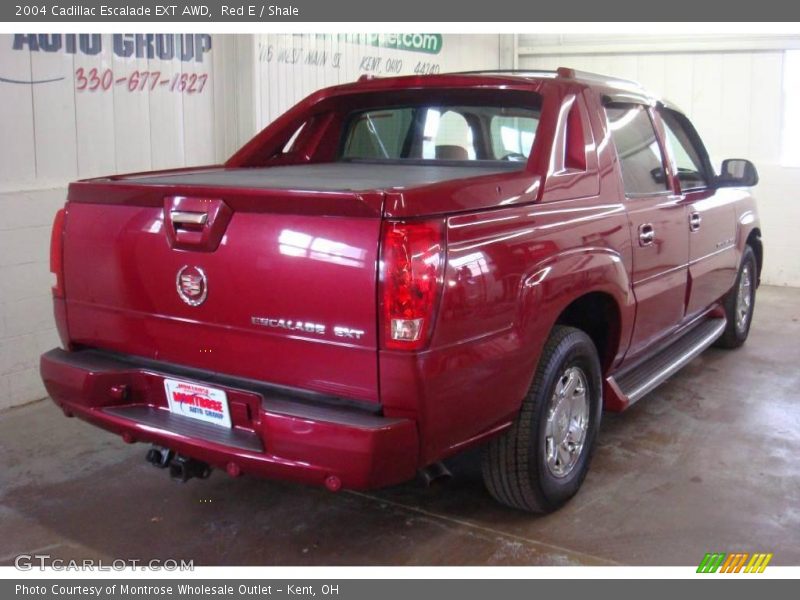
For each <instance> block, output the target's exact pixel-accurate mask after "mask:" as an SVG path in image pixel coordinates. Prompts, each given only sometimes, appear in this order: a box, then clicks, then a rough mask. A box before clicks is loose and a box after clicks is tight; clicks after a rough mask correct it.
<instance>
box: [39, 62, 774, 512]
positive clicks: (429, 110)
mask: <svg viewBox="0 0 800 600" xmlns="http://www.w3.org/2000/svg"><path fill="white" fill-rule="evenodd" d="M757 179H758V176H757V174H756V171H755V168H754V167H753V165H752V164H751V163H750V162H748V161H746V160H742V159H734V160H728V161H725V162H723V163H722V168H721V174H717V173H716V172H715V170H714V168H713V167H712V165H711V162H710V160H709V156H708V153H707V152H706V150H705V148H704V146H703V143H702V142H701V140H700V138H699V137H698V134H697V132H696V131H695V129H694V127H693V126H692V124H691V123H690V122H689V120H688V119H687V118H686V117H685V116H684V115H683V114H682V113H681V112H679V111H678V110H677V109H676V108H675V107H673V106H671V105H670V104H668V103H666V102H662V101H658V100H656V99H654V98H653V97H651V96H650V95H648V94H647V93H646V92H645V91H644V90H642V89H641V88H640V87H639V86H637V85H636V84H633V83H630V82H625V81H621V80H613V79H609V78H605V77H602V76H598V75H592V74H588V73H580V72H575V71H573V70H571V69H563V68H562V69H559V70H558V71H556V72H525V73H523V72H513V73H508V72H491V73H489V72H478V73H460V74H447V75H432V76H414V77H396V78H387V79H374V78H362V80H360V81H358V82H356V83H353V84H348V85H340V86H336V87H332V88H328V89H323V90H321V91H318V92H316V93H314V94H312V95H311V96H309V97H308V98H307V99H305V100H304V101H302V102H300V103H299V104H298V105H297V106H295V107H294V108H292V109H291V110H289V111H288V112H287V113H285V114H284V115H283V116H281V117H280V118H278V119H277V120H276V121H275V122H273V123H272V124H271V125H269V126H268V127H267V128H266V129H264V130H263V131H261V132H260V133H259V134H258V135H257V136H256V137H255V138H253V139H252V140H251V141H250V142H248V143H247V144H246V145H245V146H244V147H243V148H242V149H241V150H239V151H238V152H237V153H236V154H235V155H234V156H233V157H231V158H230V160H228V161H227V162H226V163H225V164H224V165H220V166H211V167H201V168H192V169H178V170H172V171H160V172H155V173H136V174H129V175H121V176H115V177H105V178H99V179H92V180H88V181H79V182H77V183H73V184H72V185H71V186H70V187H69V197H68V200H67V203H66V206H65V207H64V209H63V210H61V211H60V212H59V213H58V215H57V217H56V220H55V224H54V228H53V237H52V254H51V262H52V271H53V273H54V274H55V285H54V288H53V296H54V304H55V316H56V323H57V326H58V331H59V334H60V337H61V340H62V343H63V348H59V349H55V350H52V351H50V352H48V353H46V354H45V355H43V356H42V359H41V373H42V377H43V379H44V382H45V385H46V386H47V390H48V392H49V393H50V395H51V397H52V399H53V401H54V402H55V403H56V404H57V405H58V406H60V407H61V409H62V410H63V411H64V413H65V414H66V415H67V416H73V415H74V416H77V417H80V418H82V419H85V420H87V421H89V422H91V423H93V424H95V425H97V426H99V427H102V428H104V429H107V430H110V431H112V432H115V433H117V434H119V435H121V436H122V438H123V439H124V440H125V441H126V442H149V443H152V444H154V445H153V447H152V448H151V449H150V450H149V451H148V453H147V459H148V460H149V461H150V462H152V463H153V464H155V465H157V466H160V467H165V468H169V471H170V472H171V474H172V475H173V476H174V477H176V478H178V479H181V480H184V481H185V480H186V479H188V478H190V477H204V476H207V475H208V473H209V472H210V469H211V468H212V467H216V468H221V469H225V470H226V471H227V472H228V473H229V474H230V475H232V476H236V475H239V474H242V473H246V474H252V475H259V476H265V477H273V478H281V479H290V480H294V481H298V482H307V483H313V484H320V485H325V486H327V488H328V489H330V490H333V491H335V490H338V489H339V488H341V487H345V488H353V489H366V488H374V487H379V486H387V485H391V484H396V483H399V482H403V481H405V480H408V479H411V478H413V477H414V476H415V474H416V473H418V472H422V473H423V474H427V475H429V476H430V475H432V474H436V473H441V472H442V466H441V461H442V460H443V459H445V458H447V457H449V456H452V455H454V454H456V453H459V452H461V451H463V450H465V449H467V448H470V447H474V446H476V445H483V446H484V458H483V473H484V478H485V481H486V485H487V487H488V489H489V491H490V493H491V494H492V495H493V496H494V497H495V498H496V499H497V500H499V501H500V502H502V503H505V504H507V505H509V506H512V507H516V508H519V509H523V510H528V511H538V512H545V511H550V510H554V509H555V508H557V507H559V506H560V505H562V504H563V503H564V502H566V501H567V500H568V499H569V498H570V497H572V496H573V495H574V494H575V493H576V491H577V490H578V488H579V486H580V484H581V482H582V481H583V478H584V477H585V475H586V472H587V469H588V466H589V462H590V458H591V455H592V449H593V447H594V445H595V441H596V437H597V433H598V429H599V425H600V417H601V412H602V409H606V410H610V411H622V410H624V409H625V408H626V407H628V406H630V405H631V404H632V403H633V402H635V401H637V400H639V399H640V398H641V397H642V396H644V395H645V394H646V393H647V392H649V391H650V390H651V389H653V388H654V387H655V386H656V385H658V384H659V383H661V382H662V381H664V380H665V379H666V378H667V377H669V376H670V375H672V374H673V373H675V372H676V371H677V370H678V369H679V368H680V367H682V366H683V365H685V364H686V363H687V362H689V361H690V360H691V359H692V358H693V357H695V356H697V355H698V354H699V353H700V352H702V351H703V350H704V349H705V348H706V347H708V346H709V345H711V344H712V343H715V342H716V343H717V344H718V345H720V346H724V347H728V348H733V347H736V346H739V345H741V344H742V343H743V342H744V341H745V339H746V337H747V334H748V330H749V327H750V322H751V318H752V314H753V306H754V300H755V290H756V287H757V285H758V281H759V273H760V271H761V263H762V255H763V251H762V244H761V233H760V229H759V221H758V216H757V213H756V206H755V203H754V200H753V198H752V197H751V196H750V194H749V193H748V191H747V190H746V189H745V188H747V187H749V186H752V185H755V184H756V183H757Z"/></svg>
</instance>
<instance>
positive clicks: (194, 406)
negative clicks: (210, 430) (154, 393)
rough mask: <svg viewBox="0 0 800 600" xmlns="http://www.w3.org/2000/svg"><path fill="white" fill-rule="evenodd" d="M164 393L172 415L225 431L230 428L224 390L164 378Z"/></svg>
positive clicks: (192, 382) (229, 411)
mask: <svg viewBox="0 0 800 600" xmlns="http://www.w3.org/2000/svg"><path fill="white" fill-rule="evenodd" d="M164 392H165V393H166V395H167V403H168V405H169V410H170V412H171V413H172V414H174V415H179V416H182V417H187V418H190V419H194V420H196V421H198V422H201V423H208V424H210V425H214V426H217V427H222V428H225V429H230V428H231V427H232V423H231V410H230V406H229V404H228V394H227V393H226V392H225V390H222V389H220V388H215V387H211V386H208V385H205V384H203V383H198V382H195V381H187V380H184V379H168V378H164Z"/></svg>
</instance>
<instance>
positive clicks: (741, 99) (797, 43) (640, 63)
mask: <svg viewBox="0 0 800 600" xmlns="http://www.w3.org/2000/svg"><path fill="white" fill-rule="evenodd" d="M517 45H518V53H519V56H518V66H519V68H522V69H555V68H557V67H559V66H565V67H572V68H575V69H580V70H585V71H592V72H596V73H603V74H606V75H613V76H615V77H621V78H625V79H633V80H636V81H639V82H640V83H642V84H643V85H644V86H645V87H647V88H648V89H650V90H651V91H653V92H654V93H656V94H657V95H659V96H663V97H666V98H667V99H669V100H671V101H672V102H674V103H676V104H677V105H678V106H679V107H681V108H682V109H683V110H684V111H686V113H687V114H688V116H689V117H690V118H691V119H692V121H693V122H694V124H695V126H696V127H697V129H698V131H699V132H700V135H701V136H702V137H703V140H704V141H705V143H706V145H707V146H708V148H709V152H710V153H711V156H712V158H713V159H714V160H715V163H716V165H717V166H718V165H719V162H720V161H721V160H722V159H724V158H734V157H735V158H748V159H750V160H752V161H753V162H754V163H755V164H756V166H757V167H758V170H759V174H760V176H761V183H760V184H759V185H758V186H757V187H756V188H754V193H755V195H756V196H757V197H758V199H759V208H760V212H761V219H762V232H763V236H764V237H763V239H764V246H765V262H764V272H763V281H764V283H768V284H775V285H791V286H800V236H798V235H797V231H796V225H797V224H798V223H800V169H798V168H789V167H783V166H781V164H780V154H781V140H782V136H783V135H784V134H785V135H794V136H800V131H795V132H784V131H783V123H782V109H783V106H784V98H783V93H782V81H783V68H784V55H785V51H786V50H787V49H794V48H798V47H800V38H798V37H782V36H738V37H736V38H731V37H728V36H689V35H684V36H647V37H637V36H620V35H615V36H606V35H599V36H577V35H559V36H544V35H536V36H519V38H518V40H517Z"/></svg>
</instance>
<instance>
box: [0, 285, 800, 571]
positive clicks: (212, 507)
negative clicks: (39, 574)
mask: <svg viewBox="0 0 800 600" xmlns="http://www.w3.org/2000/svg"><path fill="white" fill-rule="evenodd" d="M799 319H800V289H789V288H774V287H773V288H770V287H762V288H761V289H760V290H759V292H758V302H757V307H756V314H755V320H754V323H753V329H752V331H751V335H750V339H749V340H748V343H747V344H746V345H745V347H744V348H742V349H740V350H737V351H733V352H729V351H722V350H716V349H711V350H709V351H707V352H706V353H704V354H703V355H702V356H701V357H699V358H698V359H696V360H695V361H694V362H693V363H692V364H691V365H689V366H688V367H687V368H686V369H684V370H683V371H682V372H681V373H680V374H678V375H676V376H675V377H673V378H672V379H671V380H670V381H669V382H668V383H667V384H665V385H664V386H662V387H661V388H660V389H658V390H656V391H655V392H653V393H652V394H650V395H649V396H648V397H647V398H645V399H643V400H642V401H640V402H639V403H637V404H636V405H634V406H633V407H632V408H631V409H630V410H629V411H628V412H626V413H625V414H622V415H611V414H606V415H605V416H604V421H603V424H602V430H601V433H600V445H599V448H598V451H597V454H596V458H595V460H594V463H593V465H592V469H591V472H590V473H589V476H588V478H587V479H586V482H585V484H584V486H583V489H582V490H581V492H580V493H579V494H578V496H577V497H576V498H575V499H574V500H573V501H572V502H570V503H569V504H568V505H567V506H566V507H565V508H564V509H562V510H561V511H559V512H557V513H556V514H553V515H549V516H544V517H536V516H530V515H526V514H521V513H518V512H514V511H511V510H507V509H505V508H503V507H501V506H498V505H496V504H495V503H494V502H493V501H492V500H491V498H490V497H489V496H488V494H487V493H486V492H485V491H484V488H483V485H482V483H481V480H480V472H479V467H478V456H477V454H476V453H472V454H469V455H465V456H463V457H460V458H459V459H457V460H455V461H454V462H453V463H452V465H451V468H452V470H453V472H454V474H455V477H454V479H453V480H451V481H450V482H448V483H445V484H442V485H439V486H436V487H433V488H424V487H422V486H421V485H420V484H418V483H409V484H407V485H403V486H399V487H395V488H391V489H386V490H382V491H379V492H371V493H368V494H362V493H352V492H342V493H339V494H331V493H328V492H325V491H323V490H321V489H312V488H307V487H302V486H297V485H289V484H283V483H278V482H272V481H263V480H257V479H252V478H248V477H242V478H239V479H231V478H229V477H228V476H227V475H225V474H224V473H220V472H215V473H214V474H213V475H212V477H211V479H209V480H208V481H205V482H202V481H192V482H190V483H188V484H186V485H181V484H176V483H173V482H172V481H170V480H169V479H168V477H167V475H166V474H165V473H163V472H159V471H156V470H155V469H153V468H152V467H151V466H149V465H147V464H145V463H144V461H143V455H144V452H145V449H146V446H144V445H139V444H137V445H134V446H127V445H125V444H123V443H122V442H121V440H120V439H119V438H117V437H115V436H113V435H110V434H107V433H105V432H103V431H100V430H98V429H94V428H93V427H91V426H89V425H87V424H85V423H83V422H81V421H79V420H77V419H65V418H63V417H62V416H61V413H60V412H59V411H58V410H56V409H55V407H53V406H52V405H51V403H50V402H49V401H46V402H37V403H34V404H30V405H28V406H24V407H21V408H16V409H11V410H8V411H5V412H3V413H0V467H1V469H0V564H11V562H12V560H13V557H14V556H16V555H17V554H20V553H30V552H32V551H40V552H44V553H47V554H50V555H51V556H53V557H58V558H64V559H73V558H102V559H105V560H112V559H117V558H138V559H150V558H178V559H180V558H183V559H194V561H195V564H197V565H203V564H222V565H251V564H252V565H310V564H315V565H318V564H319V565H338V564H355V565H359V564H367V565H377V564H381V565H408V564H411V565H449V564H455V565H464V564H491V565H498V564H502V565H505V564H514V565H570V564H631V565H691V564H697V563H698V562H699V561H700V560H701V558H702V557H703V555H704V553H705V552H707V551H723V552H731V551H745V552H754V551H768V552H773V553H774V555H775V556H774V559H773V561H772V564H777V565H797V564H800V369H798V365H800V322H799Z"/></svg>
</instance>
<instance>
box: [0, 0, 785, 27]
mask: <svg viewBox="0 0 800 600" xmlns="http://www.w3.org/2000/svg"><path fill="white" fill-rule="evenodd" d="M798 20H800V4H798V3H797V2H788V1H787V0H759V2H752V1H747V2H745V1H742V0H728V1H727V2H724V3H719V2H712V1H705V2H698V1H697V0H667V1H665V2H644V1H642V0H604V1H603V2H598V1H597V0H571V1H570V2H556V1H553V0H544V1H543V0H527V1H521V0H482V1H480V2H478V1H477V0H461V1H459V2H454V1H453V0H447V1H445V0H438V1H436V0H402V1H400V0H389V1H387V0H286V1H281V2H264V1H260V0H250V1H245V2H242V1H239V0H230V1H223V2H220V1H218V0H215V1H213V2H186V1H183V0H179V1H175V0H159V1H152V0H129V1H127V2H125V1H121V0H55V1H53V0H8V1H6V0H4V1H3V2H2V3H0V21H2V22H17V23H23V22H27V23H37V22H38V23H45V22H48V23H58V22H64V23H68V22H80V21H87V22H110V23H113V22H173V23H175V22H204V23H208V22H215V21H216V22H247V23H270V22H291V21H296V22H386V23H388V22H410V21H417V22H448V23H452V22H520V23H521V22H554V21H564V22H568V21H572V22H608V21H621V22H638V21H653V22H658V21H683V22H692V21H701V22H711V21H727V22H768V21H776V22H783V23H785V22H792V21H798ZM598 31H599V29H598Z"/></svg>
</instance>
